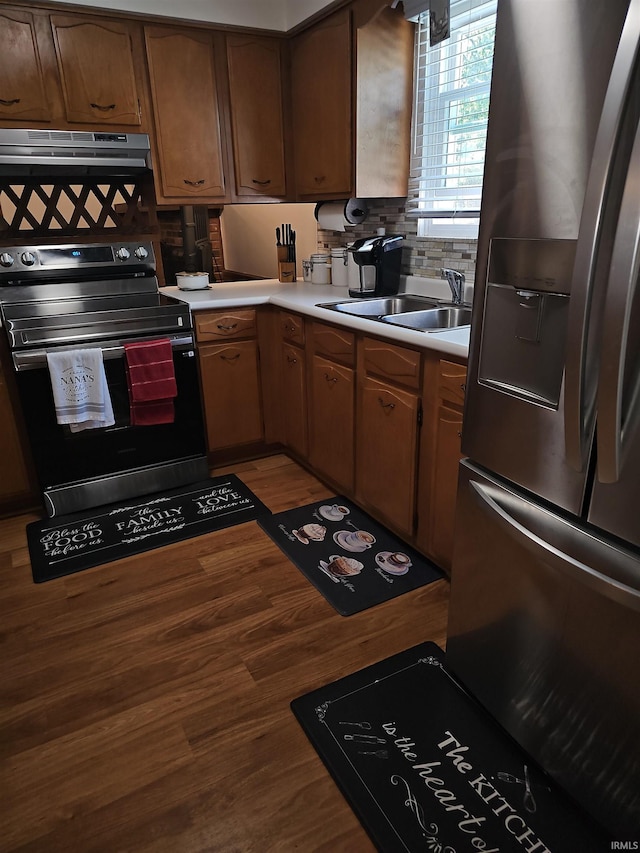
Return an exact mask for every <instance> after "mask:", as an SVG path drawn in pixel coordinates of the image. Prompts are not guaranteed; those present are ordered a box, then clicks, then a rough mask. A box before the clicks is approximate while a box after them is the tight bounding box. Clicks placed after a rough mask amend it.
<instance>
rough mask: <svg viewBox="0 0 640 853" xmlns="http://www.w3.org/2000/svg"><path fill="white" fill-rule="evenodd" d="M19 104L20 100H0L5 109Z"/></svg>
mask: <svg viewBox="0 0 640 853" xmlns="http://www.w3.org/2000/svg"><path fill="white" fill-rule="evenodd" d="M19 103H20V98H12V100H10V101H5V99H4V98H0V104H2V106H3V107H12V106H13V105H14V104H19Z"/></svg>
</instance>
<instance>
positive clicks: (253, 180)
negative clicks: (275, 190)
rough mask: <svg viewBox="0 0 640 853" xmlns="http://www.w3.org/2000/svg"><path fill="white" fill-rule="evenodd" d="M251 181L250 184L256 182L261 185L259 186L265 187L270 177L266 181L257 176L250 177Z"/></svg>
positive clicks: (269, 181)
mask: <svg viewBox="0 0 640 853" xmlns="http://www.w3.org/2000/svg"><path fill="white" fill-rule="evenodd" d="M251 183H252V184H258V186H261V187H266V186H267V185H268V184H270V183H271V179H269V180H268V181H259V180H258V179H257V178H252V179H251Z"/></svg>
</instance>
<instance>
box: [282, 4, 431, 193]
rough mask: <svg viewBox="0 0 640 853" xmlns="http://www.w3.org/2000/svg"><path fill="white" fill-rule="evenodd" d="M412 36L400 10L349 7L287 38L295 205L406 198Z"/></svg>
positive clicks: (412, 30)
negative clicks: (300, 202)
mask: <svg viewBox="0 0 640 853" xmlns="http://www.w3.org/2000/svg"><path fill="white" fill-rule="evenodd" d="M413 37H414V27H413V24H410V23H409V22H408V21H407V20H406V19H405V18H404V15H403V14H402V11H401V10H400V9H391V8H390V6H389V5H388V4H387V3H384V2H382V0H356V2H354V3H353V4H352V10H349V9H344V10H341V11H339V12H336V13H334V14H333V15H330V16H329V17H327V18H325V19H323V20H322V21H320V23H319V24H317V25H315V26H313V27H311V28H310V29H308V30H305V31H304V32H303V33H301V34H300V35H299V36H297V37H296V38H294V39H293V42H292V48H291V90H292V104H293V119H294V124H295V128H296V134H295V141H294V147H295V176H296V195H297V197H298V198H299V199H302V200H306V199H309V200H315V199H320V200H321V199H323V198H345V197H350V196H355V197H364V198H383V197H387V198H395V197H402V196H406V194H407V184H408V177H409V153H410V147H411V145H410V143H411V100H412V91H413V49H414V48H413ZM352 95H353V97H352Z"/></svg>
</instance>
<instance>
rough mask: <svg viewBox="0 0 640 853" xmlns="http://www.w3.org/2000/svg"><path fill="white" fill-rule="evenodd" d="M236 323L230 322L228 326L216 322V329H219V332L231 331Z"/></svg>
mask: <svg viewBox="0 0 640 853" xmlns="http://www.w3.org/2000/svg"><path fill="white" fill-rule="evenodd" d="M237 325H238V324H237V323H232V324H231V325H230V326H224V325H223V324H222V323H218V329H220V331H221V332H231V331H233V329H235V327H236V326H237Z"/></svg>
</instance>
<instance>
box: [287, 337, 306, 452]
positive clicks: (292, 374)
mask: <svg viewBox="0 0 640 853" xmlns="http://www.w3.org/2000/svg"><path fill="white" fill-rule="evenodd" d="M281 373H282V416H283V431H284V435H283V442H284V444H285V445H286V446H287V447H290V448H291V450H293V451H294V452H295V453H297V454H298V455H299V456H301V457H303V458H305V457H306V456H307V447H308V443H307V377H306V357H305V352H304V349H302V347H298V346H295V345H294V344H291V343H288V342H287V341H284V342H283V343H282V359H281Z"/></svg>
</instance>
